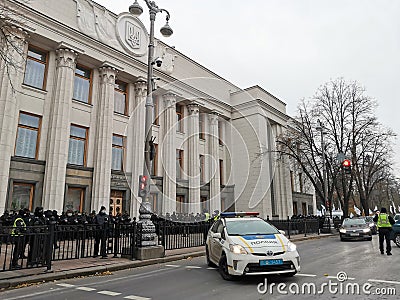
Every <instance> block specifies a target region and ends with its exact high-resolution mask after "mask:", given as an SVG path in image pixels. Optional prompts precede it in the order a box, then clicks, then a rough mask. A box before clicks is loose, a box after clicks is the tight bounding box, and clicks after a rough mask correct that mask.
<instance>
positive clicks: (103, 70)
mask: <svg viewBox="0 0 400 300" xmlns="http://www.w3.org/2000/svg"><path fill="white" fill-rule="evenodd" d="M99 73H100V75H99V76H100V83H101V84H115V77H116V75H117V73H118V71H117V70H116V69H115V68H114V67H110V66H103V67H100V68H99Z"/></svg>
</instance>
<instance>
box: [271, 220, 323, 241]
mask: <svg viewBox="0 0 400 300" xmlns="http://www.w3.org/2000/svg"><path fill="white" fill-rule="evenodd" d="M267 222H269V223H270V224H271V225H274V226H275V227H276V228H278V229H279V230H283V231H285V234H287V235H288V238H290V236H291V235H295V234H304V236H307V234H319V233H320V230H319V229H320V226H321V224H320V220H319V219H307V218H303V219H287V220H267Z"/></svg>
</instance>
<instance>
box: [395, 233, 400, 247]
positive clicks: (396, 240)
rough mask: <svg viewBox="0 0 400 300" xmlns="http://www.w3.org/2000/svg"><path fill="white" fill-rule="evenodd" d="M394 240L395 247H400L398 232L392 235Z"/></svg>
mask: <svg viewBox="0 0 400 300" xmlns="http://www.w3.org/2000/svg"><path fill="white" fill-rule="evenodd" d="M394 242H395V243H396V246H397V247H400V234H398V233H397V234H396V235H395V236H394Z"/></svg>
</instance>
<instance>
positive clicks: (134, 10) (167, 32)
mask: <svg viewBox="0 0 400 300" xmlns="http://www.w3.org/2000/svg"><path fill="white" fill-rule="evenodd" d="M144 1H145V2H146V4H147V7H148V8H149V15H150V41H149V50H148V63H147V97H146V116H145V127H144V128H145V129H144V130H145V135H146V138H145V148H144V158H145V164H144V168H143V176H144V178H147V180H150V178H151V177H150V170H151V158H150V154H151V149H150V148H151V142H152V136H151V134H152V124H153V107H154V104H153V96H152V92H153V82H152V80H153V66H154V64H155V63H157V65H159V62H158V61H157V62H155V61H154V22H155V20H156V14H157V13H162V12H165V13H166V14H167V16H166V24H165V25H164V26H163V27H161V29H160V32H161V34H162V35H163V36H165V37H169V36H171V35H172V33H173V30H172V28H171V27H170V26H169V24H168V21H169V19H170V15H169V12H168V11H167V10H166V9H163V8H159V7H158V6H157V5H156V3H155V1H149V0H144ZM129 12H130V13H131V14H133V15H134V16H136V17H138V16H140V15H141V14H142V13H143V8H142V7H141V6H140V4H139V3H138V2H137V0H135V2H134V3H133V4H132V5H131V6H129ZM149 194H150V184H148V185H147V188H146V190H145V192H144V193H142V195H141V197H142V203H141V206H140V209H139V220H140V221H139V222H141V223H142V226H143V227H144V231H143V232H144V234H142V246H155V245H156V241H155V240H154V239H155V238H154V237H155V227H154V224H153V223H152V222H151V220H150V218H151V212H152V208H151V204H150V202H149ZM150 232H151V233H150Z"/></svg>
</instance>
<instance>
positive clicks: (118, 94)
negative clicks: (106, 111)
mask: <svg viewBox="0 0 400 300" xmlns="http://www.w3.org/2000/svg"><path fill="white" fill-rule="evenodd" d="M127 99H128V93H127V84H126V83H124V82H121V81H116V82H115V89H114V112H116V113H119V114H121V115H128V101H127Z"/></svg>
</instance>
